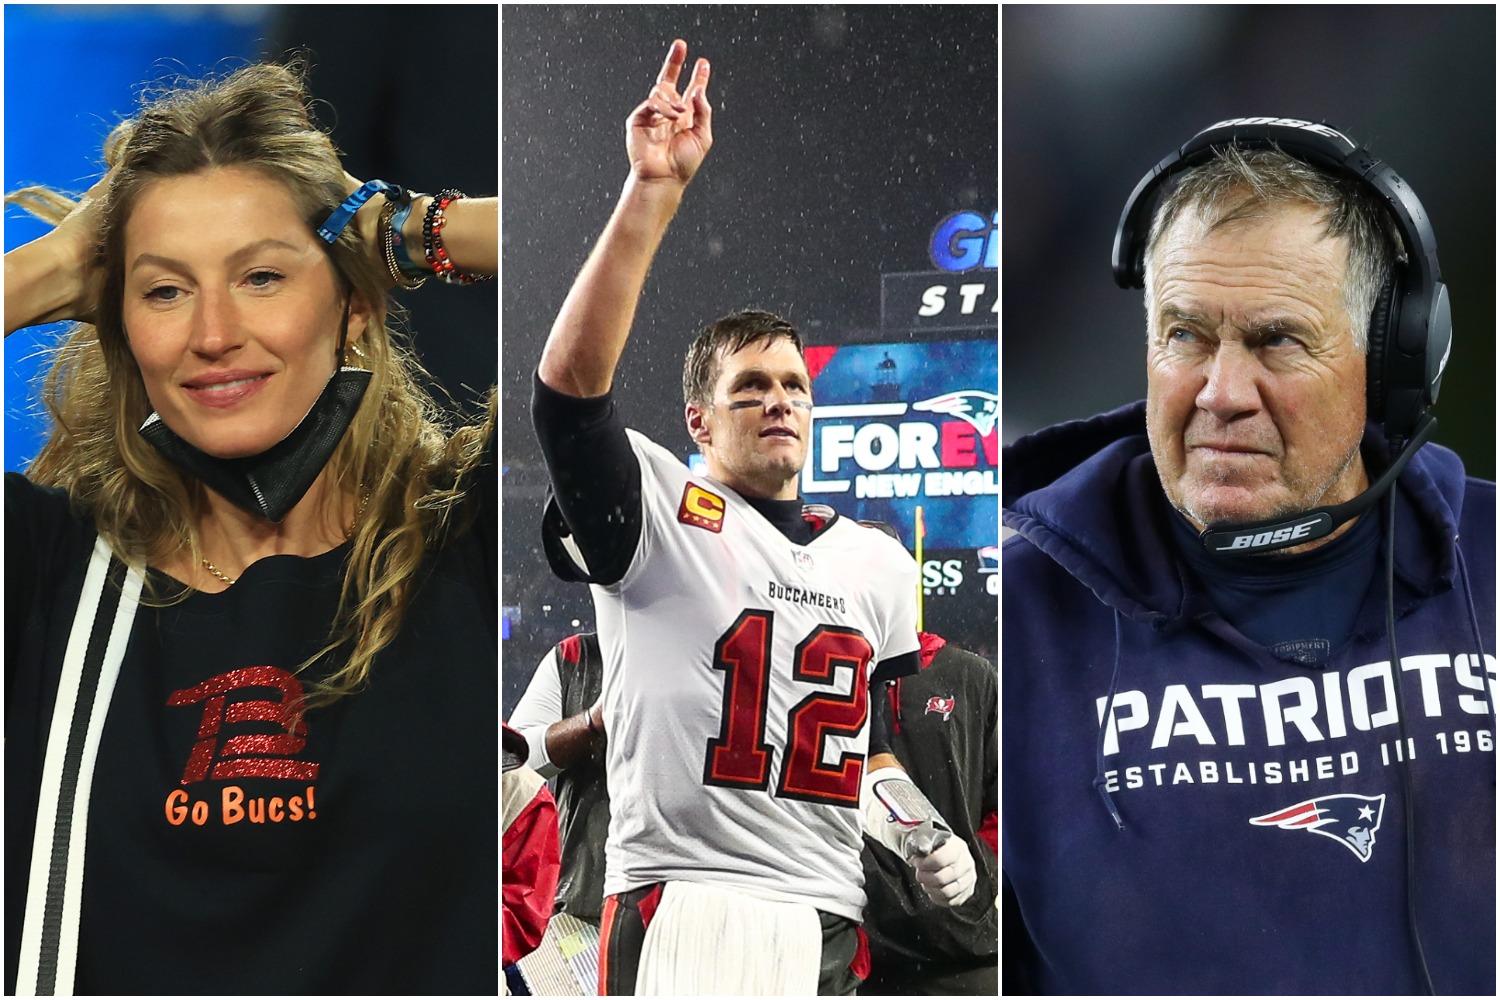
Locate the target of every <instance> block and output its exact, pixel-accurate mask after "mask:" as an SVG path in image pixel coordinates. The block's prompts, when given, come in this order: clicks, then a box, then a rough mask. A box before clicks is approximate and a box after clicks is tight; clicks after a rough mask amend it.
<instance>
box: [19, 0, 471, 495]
mask: <svg viewBox="0 0 1500 1000" xmlns="http://www.w3.org/2000/svg"><path fill="white" fill-rule="evenodd" d="M498 18H499V11H498V8H496V7H493V6H487V7H486V6H456V5H447V6H436V5H426V6H406V5H391V6H382V7H379V8H373V7H371V8H356V7H346V6H327V5H322V6H292V5H265V4H251V5H205V4H188V5H165V4H143V5H124V4H111V5H97V6H91V5H51V4H42V5H20V4H7V5H6V6H5V42H4V44H5V167H4V184H5V190H7V191H13V190H15V189H16V188H18V187H22V186H26V185H31V184H44V185H47V186H49V187H53V188H56V189H58V190H62V191H64V192H67V193H74V194H76V193H79V192H82V191H83V190H85V189H86V188H87V187H88V186H89V185H90V184H91V183H93V181H94V180H95V179H97V178H98V176H99V174H100V172H101V169H102V146H103V141H104V137H105V136H106V135H108V134H109V131H110V129H111V128H113V126H114V125H115V124H116V123H118V122H119V121H120V120H121V119H122V118H126V117H129V116H130V114H131V113H132V111H133V109H134V108H135V106H136V104H137V98H138V95H139V94H140V93H141V92H142V90H143V89H146V88H149V87H151V86H153V85H159V84H162V83H168V82H171V81H173V80H177V79H182V78H187V79H196V78H200V77H202V76H205V75H209V74H214V73H219V72H227V71H229V70H232V69H234V68H235V67H237V66H240V65H243V64H244V63H245V62H247V61H254V60H257V59H272V60H275V59H278V58H280V57H282V56H283V55H284V54H286V53H288V52H289V51H292V50H298V51H303V52H306V53H307V54H309V56H310V58H311V63H312V71H311V73H310V80H311V84H312V91H313V94H314V96H315V97H316V98H318V100H319V102H320V103H319V116H320V120H321V121H322V124H323V126H324V127H325V128H327V129H329V130H330V131H331V133H332V135H333V137H334V141H335V142H336V143H337V145H338V146H339V148H340V149H342V150H343V151H344V153H345V163H346V165H347V166H348V168H349V171H350V172H351V173H353V174H355V175H356V176H361V177H381V178H384V179H386V180H392V181H398V182H400V183H403V184H406V185H408V186H411V187H415V188H417V189H419V190H425V191H433V190H438V189H440V188H444V187H456V188H460V189H462V190H464V191H467V192H469V193H471V194H475V195H491V194H494V193H495V192H496V190H497V185H498V183H499V178H498V175H499V149H498V135H497V129H496V123H497V120H498V116H499V104H498V76H499V63H498V51H497V50H498V42H499V24H498ZM424 43H425V44H429V45H431V46H434V49H431V50H429V51H436V50H440V52H441V55H440V56H432V57H430V58H429V57H424V56H423V55H422V52H423V51H424V50H423V49H422V45H423V44H424ZM414 46H415V47H414ZM45 228H46V227H45V225H44V224H43V223H40V222H38V221H37V220H35V219H33V218H32V217H31V216H29V215H27V214H26V213H24V212H22V211H20V210H19V209H16V208H10V207H7V209H6V212H5V248H6V249H7V250H9V249H11V248H13V247H15V246H18V245H19V244H21V243H24V242H26V241H28V240H31V239H34V238H36V237H37V236H39V235H41V234H42V232H44V231H45ZM498 298H499V297H498V294H497V292H496V290H495V288H494V286H493V284H491V285H486V286H477V287H474V288H464V289H449V288H447V287H446V286H444V287H438V286H436V285H435V283H434V284H429V285H428V286H427V287H426V288H424V289H422V290H421V291H418V292H415V293H405V294H404V296H403V301H404V302H405V304H406V306H407V308H408V309H409V310H410V322H409V327H410V328H411V330H413V331H414V334H415V343H416V345H417V347H418V349H419V352H420V353H421V355H422V358H423V361H424V363H425V364H426V365H427V367H428V369H429V370H430V371H431V372H432V374H433V376H434V378H435V379H436V382H437V384H438V385H439V386H441V387H443V388H444V389H446V390H448V391H450V392H452V393H453V394H454V396H455V397H456V400H457V402H456V404H455V406H456V407H457V408H459V409H472V400H473V397H474V394H475V393H477V392H482V391H484V390H486V389H488V388H489V387H490V386H491V385H493V384H494V382H495V379H496V371H497V368H498V348H497V343H496V329H497V322H498V320H497V311H498ZM428 330H432V331H435V333H434V335H433V336H428V337H424V336H423V333H424V332H425V331H428ZM458 331H463V332H462V335H460V334H459V333H458ZM61 332H62V325H61V324H58V325H54V326H51V327H39V328H34V329H31V330H23V331H20V332H18V333H16V334H14V335H12V336H11V337H9V338H7V340H6V343H5V445H4V463H5V468H6V469H7V470H16V469H22V468H24V467H25V465H26V463H27V462H29V461H30V459H31V458H32V457H33V456H34V455H35V454H36V451H37V450H38V449H39V448H40V446H41V444H42V441H43V439H44V435H45V421H44V420H43V419H42V417H41V413H40V407H39V403H38V399H37V395H36V382H35V377H36V374H37V372H38V370H39V369H40V367H41V366H42V365H43V364H44V363H45V361H46V351H47V348H48V347H49V346H50V345H51V344H52V343H53V342H54V341H55V340H56V338H57V337H58V335H59V334H60V333H61ZM465 387H467V389H466V388H465ZM468 389H472V390H473V391H472V392H470V391H468Z"/></svg>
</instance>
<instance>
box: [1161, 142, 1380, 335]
mask: <svg viewBox="0 0 1500 1000" xmlns="http://www.w3.org/2000/svg"><path fill="white" fill-rule="evenodd" d="M1287 202H1305V203H1307V204H1310V205H1313V206H1314V207H1316V208H1318V209H1320V210H1321V211H1322V212H1323V218H1324V228H1323V235H1324V236H1325V237H1335V236H1337V237H1343V238H1344V239H1345V240H1347V241H1348V244H1349V264H1348V268H1347V270H1346V271H1345V273H1344V295H1343V298H1344V309H1345V310H1346V311H1347V312H1348V314H1349V324H1350V327H1351V328H1352V330H1353V331H1354V343H1355V346H1357V347H1358V348H1359V350H1360V351H1361V352H1362V353H1363V352H1365V351H1366V350H1367V349H1368V345H1369V329H1370V314H1371V313H1372V312H1373V311H1374V309H1375V300H1376V297H1377V296H1378V295H1379V294H1380V289H1381V286H1382V285H1383V284H1384V283H1385V282H1386V280H1387V279H1388V278H1389V277H1390V274H1391V269H1392V267H1393V266H1394V264H1395V259H1396V255H1397V254H1399V253H1400V252H1401V237H1400V235H1399V233H1398V232H1397V230H1396V229H1395V226H1394V222H1393V220H1392V219H1391V218H1390V216H1389V214H1387V212H1386V210H1385V208H1384V207H1383V206H1382V205H1381V204H1380V202H1379V201H1378V200H1377V199H1376V198H1375V196H1374V195H1372V194H1371V193H1370V192H1369V191H1367V190H1366V189H1365V188H1364V186H1363V185H1360V184H1358V183H1357V182H1355V181H1354V180H1352V179H1348V178H1343V177H1335V176H1333V175H1331V174H1327V173H1324V172H1323V171H1321V170H1319V169H1317V168H1316V167H1313V166H1310V165H1308V164H1307V163H1304V162H1303V161H1301V160H1299V159H1297V158H1296V157H1293V156H1289V155H1288V154H1286V153H1283V152H1282V151H1281V150H1279V149H1242V148H1240V147H1239V146H1228V147H1226V148H1224V149H1222V150H1220V151H1219V152H1218V154H1217V155H1215V156H1214V158H1213V159H1211V160H1209V161H1208V162H1207V163H1205V164H1203V165H1202V166H1199V167H1194V168H1193V169H1192V170H1189V171H1187V172H1186V173H1184V174H1183V175H1182V179H1181V180H1180V181H1179V182H1178V184H1177V186H1176V187H1174V188H1173V189H1172V191H1171V193H1170V194H1168V195H1167V196H1166V198H1164V199H1163V200H1162V203H1161V205H1160V207H1158V208H1157V210H1156V216H1155V217H1154V218H1153V219H1152V220H1151V234H1150V237H1149V239H1148V240H1147V242H1146V267H1145V271H1146V282H1145V285H1146V308H1147V310H1148V311H1149V310H1150V308H1151V292H1152V280H1153V278H1154V274H1153V272H1154V270H1155V253H1156V246H1157V242H1158V241H1159V240H1160V239H1161V236H1162V234H1163V233H1165V232H1166V231H1167V230H1168V229H1169V228H1171V226H1172V224H1173V223H1174V222H1176V221H1177V219H1178V217H1179V216H1181V215H1182V214H1183V213H1184V212H1187V211H1194V212H1197V214H1198V217H1199V219H1200V220H1202V221H1203V223H1204V224H1205V225H1206V226H1207V227H1208V231H1209V232H1212V231H1214V230H1215V229H1218V228H1219V227H1220V226H1223V225H1227V224H1229V223H1232V222H1236V221H1238V220H1241V219H1245V218H1249V217H1252V216H1253V215H1254V213H1255V212H1256V210H1257V209H1259V208H1262V207H1264V206H1266V205H1279V204H1284V203H1287Z"/></svg>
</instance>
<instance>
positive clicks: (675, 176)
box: [625, 38, 714, 184]
mask: <svg viewBox="0 0 1500 1000" xmlns="http://www.w3.org/2000/svg"><path fill="white" fill-rule="evenodd" d="M686 64H687V42H684V41H683V40H682V39H680V38H679V39H677V40H676V41H674V42H673V43H672V47H671V48H670V49H668V50H667V60H666V62H664V63H662V67H661V72H660V73H659V74H658V75H657V77H656V85H655V86H654V87H652V88H651V93H650V94H649V95H648V96H647V97H646V99H645V100H644V101H642V102H641V103H640V104H639V105H638V106H637V107H636V109H635V110H634V111H632V112H631V113H630V117H629V118H627V119H626V121H625V150H626V152H627V153H628V154H629V155H630V169H631V171H632V173H633V174H634V175H635V177H636V178H637V179H638V180H643V181H660V180H676V181H678V182H679V183H682V184H686V183H687V182H688V181H690V180H692V179H693V175H694V174H695V173H697V172H698V168H699V167H700V166H701V165H702V164H703V158H704V157H705V156H707V155H708V149H709V147H710V146H712V145H713V141H714V140H713V109H712V108H710V107H709V105H708V74H709V68H708V60H707V59H699V60H698V62H697V63H696V64H695V65H694V66H693V75H692V78H691V79H689V80H688V84H687V90H686V92H685V93H679V91H678V87H677V82H678V79H679V78H680V77H681V75H682V69H683V67H684V66H685V65H686Z"/></svg>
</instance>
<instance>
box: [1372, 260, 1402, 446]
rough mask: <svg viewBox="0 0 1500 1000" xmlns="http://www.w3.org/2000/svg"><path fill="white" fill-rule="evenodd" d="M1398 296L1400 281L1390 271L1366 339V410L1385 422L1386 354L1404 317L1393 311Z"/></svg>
mask: <svg viewBox="0 0 1500 1000" xmlns="http://www.w3.org/2000/svg"><path fill="white" fill-rule="evenodd" d="M1395 297H1396V281H1395V278H1394V276H1393V275H1387V276H1386V279H1385V281H1384V282H1383V283H1382V284H1381V286H1380V294H1378V295H1376V296H1375V308H1374V309H1372V310H1371V311H1370V330H1369V333H1368V335H1367V336H1366V340H1365V343H1366V345H1367V347H1366V350H1365V412H1366V413H1367V414H1369V417H1370V419H1371V420H1373V421H1375V422H1376V423H1382V422H1384V420H1385V413H1386V405H1385V404H1386V392H1387V390H1388V389H1389V387H1390V385H1389V382H1390V375H1389V373H1388V372H1387V371H1386V355H1387V353H1388V350H1389V345H1390V342H1391V331H1392V330H1393V328H1394V326H1395V323H1396V322H1397V321H1398V320H1399V319H1400V317H1399V316H1395V315H1393V314H1392V313H1393V309H1394V300H1395Z"/></svg>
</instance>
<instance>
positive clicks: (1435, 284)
mask: <svg viewBox="0 0 1500 1000" xmlns="http://www.w3.org/2000/svg"><path fill="white" fill-rule="evenodd" d="M1231 145H1233V146H1238V147H1240V148H1241V149H1278V150H1280V151H1281V152H1283V153H1286V154H1287V155H1288V156H1292V157H1294V158H1296V159H1298V160H1301V161H1303V162H1304V163H1307V164H1308V165H1310V166H1313V167H1316V168H1318V169H1320V170H1323V171H1325V172H1327V173H1330V174H1333V175H1334V176H1336V177H1348V178H1351V179H1352V180H1354V181H1356V182H1358V183H1359V184H1360V185H1361V186H1363V187H1364V188H1365V189H1366V190H1368V191H1369V192H1370V193H1372V194H1374V195H1375V196H1376V197H1377V198H1378V199H1379V200H1380V203H1381V204H1383V205H1384V206H1385V207H1386V208H1387V209H1388V210H1389V214H1390V216H1391V218H1392V220H1393V221H1394V222H1395V224H1396V229H1397V232H1399V233H1400V236H1401V244H1402V245H1401V246H1400V247H1398V248H1396V249H1397V254H1398V256H1397V259H1396V262H1395V266H1394V267H1393V268H1392V270H1391V275H1390V277H1389V279H1388V280H1387V281H1386V283H1385V284H1384V286H1382V288H1381V290H1380V294H1379V295H1378V296H1377V297H1376V301H1375V309H1374V311H1373V312H1372V313H1371V315H1370V333H1369V350H1368V352H1367V354H1366V358H1365V371H1366V376H1365V398H1366V400H1367V411H1368V414H1369V418H1370V419H1371V420H1373V421H1375V422H1377V423H1379V424H1380V425H1381V426H1382V427H1383V428H1384V430H1385V436H1386V439H1387V440H1388V441H1391V442H1393V443H1394V442H1406V441H1409V440H1411V439H1412V438H1414V437H1415V436H1416V435H1417V434H1418V433H1419V432H1421V431H1423V430H1428V428H1427V427H1426V426H1425V425H1426V424H1428V423H1429V422H1430V418H1429V420H1424V419H1423V418H1424V417H1426V416H1427V411H1428V410H1429V409H1430V408H1431V407H1432V405H1433V404H1434V403H1436V402H1437V396H1438V386H1439V383H1440V382H1441V380H1442V377H1443V367H1444V366H1445V365H1446V364H1447V363H1448V351H1449V349H1450V348H1451V347H1452V344H1453V319H1452V315H1451V313H1450V311H1449V305H1448V289H1447V287H1446V286H1445V285H1444V284H1443V281H1442V273H1441V272H1440V271H1439V270H1438V259H1437V241H1436V240H1435V239H1434V238H1433V235H1432V224H1431V223H1430V222H1429V221H1428V219H1427V213H1426V211H1424V210H1423V208H1422V203H1421V202H1420V201H1418V200H1417V196H1416V194H1415V193H1413V191H1412V189H1411V188H1410V187H1408V186H1407V184H1406V182H1405V181H1404V180H1402V179H1401V177H1400V176H1398V175H1397V173H1396V172H1395V171H1394V170H1392V169H1391V168H1390V167H1389V166H1388V165H1386V164H1385V163H1383V162H1381V161H1380V160H1378V159H1376V158H1375V157H1374V156H1373V155H1371V154H1370V152H1369V151H1368V150H1365V149H1363V148H1362V147H1360V146H1359V144H1357V143H1356V142H1354V141H1353V140H1352V139H1350V138H1349V137H1348V136H1346V135H1344V134H1343V133H1342V132H1339V131H1338V130H1336V129H1334V128H1331V127H1329V126H1328V125H1323V124H1319V123H1317V122H1308V121H1302V120H1301V119H1298V118H1230V119H1228V120H1227V121H1222V122H1218V123H1217V124H1214V125H1210V126H1209V127H1208V128H1206V129H1204V130H1203V131H1201V132H1199V133H1198V134H1197V135H1195V136H1193V137H1192V138H1191V139H1189V140H1188V141H1187V142H1186V143H1185V144H1184V145H1183V146H1182V147H1181V148H1180V149H1176V150H1173V151H1172V152H1171V153H1169V154H1167V156H1166V158H1165V159H1163V160H1162V161H1161V162H1160V163H1158V164H1157V165H1156V166H1155V167H1153V168H1152V169H1151V172H1150V173H1148V174H1146V176H1145V177H1142V178H1141V180H1140V183H1138V184H1137V185H1136V186H1135V190H1134V191H1132V192H1131V194H1130V200H1129V201H1127V202H1126V203H1125V212H1124V214H1122V215H1121V216H1120V227H1119V229H1118V230H1116V232H1115V246H1114V254H1113V259H1112V263H1113V266H1114V273H1115V282H1116V284H1118V285H1119V286H1120V287H1121V288H1143V287H1144V286H1145V281H1146V272H1145V262H1146V240H1147V237H1148V236H1149V234H1150V228H1151V218H1152V215H1153V214H1154V213H1155V208H1156V205H1157V203H1158V201H1159V198H1158V197H1157V196H1158V194H1160V193H1161V191H1162V189H1163V187H1164V186H1165V184H1166V183H1167V181H1168V180H1170V179H1171V178H1172V177H1173V176H1175V175H1177V174H1180V173H1182V172H1183V171H1186V170H1189V169H1191V168H1193V167H1196V166H1199V165H1200V164H1203V163H1206V162H1207V161H1208V160H1210V159H1212V158H1213V156H1214V155H1215V154H1216V153H1217V152H1218V151H1219V150H1221V149H1224V148H1225V147H1228V146H1231ZM1428 433H1430V430H1429V431H1428Z"/></svg>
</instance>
